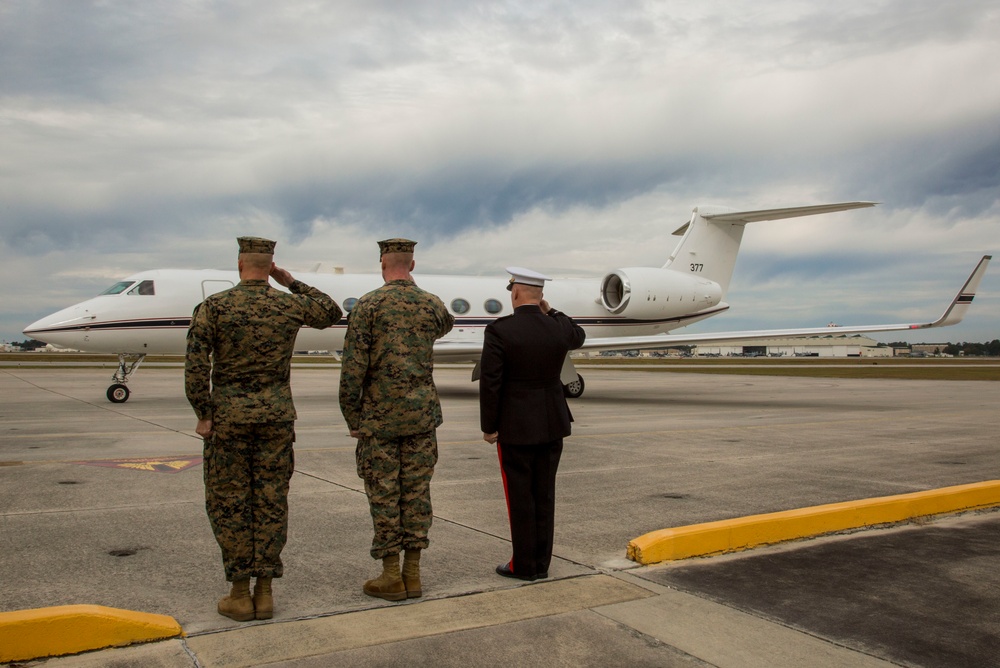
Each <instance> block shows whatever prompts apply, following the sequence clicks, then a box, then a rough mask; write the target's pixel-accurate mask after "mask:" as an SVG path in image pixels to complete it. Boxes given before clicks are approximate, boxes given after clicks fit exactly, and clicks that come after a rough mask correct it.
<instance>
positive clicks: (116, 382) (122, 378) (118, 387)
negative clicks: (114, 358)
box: [107, 353, 146, 404]
mask: <svg viewBox="0 0 1000 668" xmlns="http://www.w3.org/2000/svg"><path fill="white" fill-rule="evenodd" d="M144 359H146V353H118V370H117V371H115V375H113V376H112V377H111V383H112V384H111V387H109V388H108V392H107V396H108V401H110V402H111V403H113V404H123V403H125V402H126V401H128V398H129V395H130V394H131V392H130V391H129V389H128V387H127V386H126V385H125V383H127V382H128V379H129V377H130V376H131V375H132V374H133V373H135V371H136V369H138V368H139V365H140V364H142V361H143V360H144Z"/></svg>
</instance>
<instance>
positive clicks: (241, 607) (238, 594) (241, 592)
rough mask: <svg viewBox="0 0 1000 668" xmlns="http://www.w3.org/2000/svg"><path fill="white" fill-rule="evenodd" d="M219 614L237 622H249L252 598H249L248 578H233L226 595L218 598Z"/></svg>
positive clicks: (251, 612)
mask: <svg viewBox="0 0 1000 668" xmlns="http://www.w3.org/2000/svg"><path fill="white" fill-rule="evenodd" d="M219 614H220V615H222V616H223V617H229V618H230V619H234V620H236V621H237V622H249V621H250V620H251V619H253V617H254V611H253V599H252V598H250V578H246V579H243V580H233V588H232V589H230V590H229V595H228V596H223V597H222V598H221V599H219Z"/></svg>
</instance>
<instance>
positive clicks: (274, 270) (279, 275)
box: [271, 262, 295, 288]
mask: <svg viewBox="0 0 1000 668" xmlns="http://www.w3.org/2000/svg"><path fill="white" fill-rule="evenodd" d="M271 278H273V279H274V280H275V281H277V282H278V285H281V286H284V287H286V288H287V287H288V286H289V285H291V284H292V283H294V282H295V279H294V278H293V277H292V275H291V274H290V273H288V271H287V270H285V269H282V268H281V267H279V266H278V265H276V264H274V263H273V262H272V263H271Z"/></svg>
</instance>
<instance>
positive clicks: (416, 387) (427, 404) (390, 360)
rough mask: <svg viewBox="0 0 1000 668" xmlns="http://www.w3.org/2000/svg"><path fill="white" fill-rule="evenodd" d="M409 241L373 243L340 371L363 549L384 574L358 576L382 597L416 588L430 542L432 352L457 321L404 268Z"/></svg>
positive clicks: (437, 408)
mask: <svg viewBox="0 0 1000 668" xmlns="http://www.w3.org/2000/svg"><path fill="white" fill-rule="evenodd" d="M415 243H416V242H413V241H409V240H406V239H388V240H386V241H380V242H379V249H380V251H381V261H382V276H383V278H384V279H385V281H386V282H385V285H383V286H382V287H381V288H379V289H377V290H374V291H372V292H369V293H368V294H366V295H364V296H363V297H361V298H360V299H359V300H358V302H357V304H356V305H355V307H354V309H353V310H352V311H351V314H350V317H349V318H348V326H347V335H346V339H345V341H344V355H343V364H342V367H341V372H340V409H341V411H342V412H343V414H344V419H345V420H346V421H347V425H348V427H349V428H350V430H351V435H352V436H355V437H356V438H357V439H358V445H357V453H356V458H357V467H358V476H359V477H360V478H362V479H363V480H364V483H365V492H366V493H367V495H368V503H369V508H370V510H371V515H372V523H373V525H374V529H375V536H374V538H373V539H372V547H371V555H372V557H373V558H374V559H382V560H383V569H384V570H383V578H386V579H384V580H383V579H382V578H380V579H379V581H374V580H373V581H369V582H366V583H365V588H364V591H365V593H367V594H370V595H372V596H378V597H380V598H385V599H387V600H401V599H403V598H407V597H409V598H415V597H417V596H420V594H421V590H420V583H419V572H418V569H417V565H416V564H417V563H418V560H419V554H420V550H422V549H423V548H426V547H427V546H428V539H427V533H428V530H429V529H430V526H431V520H432V517H433V514H432V510H431V496H430V481H431V476H432V475H433V473H434V465H435V464H436V463H437V439H436V437H435V429H436V428H437V427H438V426H439V425H440V424H441V422H442V416H441V402H440V401H439V399H438V394H437V388H436V387H435V386H434V378H433V375H432V372H433V368H434V364H433V354H432V351H433V346H434V341H435V340H436V339H439V338H441V337H442V336H444V335H445V334H447V333H448V332H449V331H451V328H452V327H453V326H454V324H455V318H454V317H453V316H452V315H451V314H450V313H448V310H447V309H446V308H445V306H444V304H443V303H442V302H441V300H440V299H439V298H438V297H436V296H435V295H433V294H431V293H429V292H426V291H424V290H422V289H420V288H419V287H417V286H416V284H415V283H414V282H413V278H412V276H410V271H412V269H413V266H414V263H413V246H414V245H415ZM401 550H405V551H406V560H407V561H406V562H405V563H404V565H403V566H404V569H403V580H405V581H406V582H405V583H404V582H400V575H399V567H398V562H399V553H400V551H401ZM394 564H395V565H394ZM373 582H377V584H375V585H373V584H372V583H373Z"/></svg>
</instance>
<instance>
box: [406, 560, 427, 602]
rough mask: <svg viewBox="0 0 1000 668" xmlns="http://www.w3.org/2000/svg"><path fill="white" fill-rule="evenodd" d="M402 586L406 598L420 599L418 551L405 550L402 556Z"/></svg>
mask: <svg viewBox="0 0 1000 668" xmlns="http://www.w3.org/2000/svg"><path fill="white" fill-rule="evenodd" d="M403 586H405V587H406V597H407V598H420V594H421V593H423V592H421V590H420V550H407V551H406V552H405V554H404V555H403Z"/></svg>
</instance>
